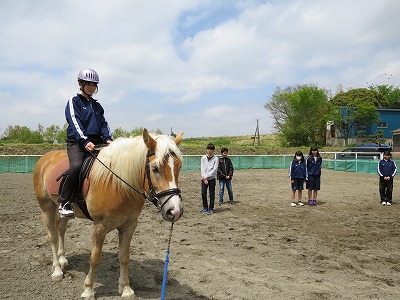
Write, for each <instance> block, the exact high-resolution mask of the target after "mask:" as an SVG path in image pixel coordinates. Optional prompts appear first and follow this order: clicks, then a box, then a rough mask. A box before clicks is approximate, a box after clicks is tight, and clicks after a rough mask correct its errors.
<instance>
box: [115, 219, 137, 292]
mask: <svg viewBox="0 0 400 300" xmlns="http://www.w3.org/2000/svg"><path fill="white" fill-rule="evenodd" d="M136 225H137V220H136V221H135V222H134V223H133V224H130V225H129V226H127V227H123V228H118V232H119V233H118V234H119V263H120V275H119V292H120V294H121V296H122V298H128V297H130V299H137V298H136V296H135V292H134V291H133V290H132V288H131V287H130V285H129V274H128V264H129V258H130V245H131V240H132V236H133V233H134V232H135V229H136Z"/></svg>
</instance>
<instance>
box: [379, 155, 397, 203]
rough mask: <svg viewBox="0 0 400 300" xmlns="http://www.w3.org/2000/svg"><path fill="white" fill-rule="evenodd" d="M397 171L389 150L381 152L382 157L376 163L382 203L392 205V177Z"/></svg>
mask: <svg viewBox="0 0 400 300" xmlns="http://www.w3.org/2000/svg"><path fill="white" fill-rule="evenodd" d="M396 173H397V166H396V163H395V162H394V161H393V160H392V154H391V153H390V151H385V152H383V159H382V160H380V161H379V163H378V174H379V195H380V197H381V203H382V205H392V193H393V177H394V176H395V175H396Z"/></svg>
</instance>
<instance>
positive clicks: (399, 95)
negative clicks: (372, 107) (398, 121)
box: [369, 85, 400, 109]
mask: <svg viewBox="0 0 400 300" xmlns="http://www.w3.org/2000/svg"><path fill="white" fill-rule="evenodd" d="M369 89H370V90H374V91H376V92H378V93H379V94H381V95H382V96H383V97H384V98H385V99H386V100H387V103H388V104H387V106H384V107H386V108H395V109H399V108H400V89H399V88H397V87H394V86H393V85H377V86H369Z"/></svg>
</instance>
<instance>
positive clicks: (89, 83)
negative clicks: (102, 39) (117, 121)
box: [58, 69, 113, 218]
mask: <svg viewBox="0 0 400 300" xmlns="http://www.w3.org/2000/svg"><path fill="white" fill-rule="evenodd" d="M98 83H99V75H98V74H97V72H96V71H95V70H92V69H83V70H82V71H80V72H79V74H78V85H79V89H80V93H78V94H77V95H76V96H73V97H71V98H69V100H68V102H67V105H66V107H65V118H66V119H67V123H68V128H67V152H68V159H69V170H68V171H66V172H65V174H64V178H63V181H62V185H61V193H60V197H59V198H58V202H59V203H60V206H59V209H58V211H59V214H60V217H62V218H74V217H75V214H74V210H73V205H72V202H73V201H74V196H75V192H76V187H77V184H78V180H79V172H80V169H81V167H82V164H83V161H84V159H85V158H86V157H87V156H88V155H89V154H90V152H91V151H93V150H94V147H95V145H96V144H103V143H104V144H110V143H111V142H112V140H113V139H112V136H111V131H110V128H109V127H108V123H107V121H106V119H105V118H104V109H103V107H102V106H101V105H100V103H99V102H98V101H97V100H95V99H93V98H92V96H93V94H95V93H96V92H97V90H98V88H97V85H98Z"/></svg>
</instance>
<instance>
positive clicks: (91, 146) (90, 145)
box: [85, 142, 94, 152]
mask: <svg viewBox="0 0 400 300" xmlns="http://www.w3.org/2000/svg"><path fill="white" fill-rule="evenodd" d="M85 149H86V150H87V151H89V152H91V151H93V150H94V144H93V143H92V142H89V143H87V144H86V146H85Z"/></svg>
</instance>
